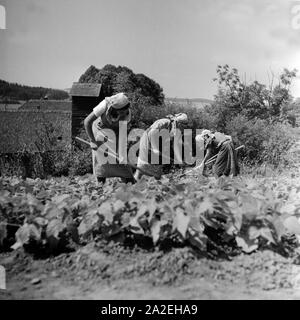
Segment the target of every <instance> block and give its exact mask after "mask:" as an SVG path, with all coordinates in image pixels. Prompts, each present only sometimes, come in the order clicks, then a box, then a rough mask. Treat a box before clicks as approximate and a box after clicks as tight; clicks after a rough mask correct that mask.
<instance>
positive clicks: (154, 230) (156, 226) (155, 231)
mask: <svg viewBox="0 0 300 320" xmlns="http://www.w3.org/2000/svg"><path fill="white" fill-rule="evenodd" d="M161 226H162V222H161V221H160V220H157V219H155V220H154V222H153V223H152V226H151V235H152V240H153V243H154V244H156V243H157V241H158V240H159V236H160V229H161Z"/></svg>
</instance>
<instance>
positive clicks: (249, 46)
mask: <svg viewBox="0 0 300 320" xmlns="http://www.w3.org/2000/svg"><path fill="white" fill-rule="evenodd" d="M295 4H296V5H297V4H300V1H298V2H297V1H289V0H251V1H250V0H0V5H3V6H4V7H5V9H6V30H0V79H3V80H6V81H11V82H18V83H21V84H26V85H37V86H46V87H52V88H59V89H65V88H70V87H71V86H72V83H73V82H75V81H78V79H79V77H80V75H81V74H82V73H84V72H85V70H86V69H87V68H88V67H89V66H90V65H94V66H96V67H98V68H102V67H103V66H104V65H106V64H113V65H122V66H127V67H128V68H130V69H132V70H133V72H135V73H144V74H145V75H147V76H148V77H150V78H152V79H154V80H155V81H156V82H158V83H159V84H160V85H161V86H162V88H163V89H164V93H165V95H166V96H168V97H181V98H200V97H201V98H208V99H210V98H213V96H214V94H215V93H216V92H217V85H216V83H215V82H213V78H214V77H215V76H216V68H217V65H224V64H229V65H230V66H231V67H235V68H237V69H238V70H239V73H240V74H241V76H242V77H243V79H245V80H246V82H251V81H253V80H258V81H260V82H263V83H266V84H268V83H270V78H271V77H272V74H273V75H274V77H275V79H276V77H278V75H279V74H280V72H281V70H282V69H283V68H285V67H286V68H289V69H293V68H297V69H298V70H299V73H298V77H297V79H296V80H295V82H294V85H293V87H292V94H293V95H294V96H295V97H300V30H297V29H296V28H293V27H292V23H291V21H292V19H293V14H292V8H293V5H295ZM299 21H300V19H299Z"/></svg>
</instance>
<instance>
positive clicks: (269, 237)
mask: <svg viewBox="0 0 300 320" xmlns="http://www.w3.org/2000/svg"><path fill="white" fill-rule="evenodd" d="M260 235H261V237H263V238H264V239H266V240H268V241H269V242H270V243H273V244H275V240H274V238H273V236H272V232H271V230H270V229H269V228H261V229H260Z"/></svg>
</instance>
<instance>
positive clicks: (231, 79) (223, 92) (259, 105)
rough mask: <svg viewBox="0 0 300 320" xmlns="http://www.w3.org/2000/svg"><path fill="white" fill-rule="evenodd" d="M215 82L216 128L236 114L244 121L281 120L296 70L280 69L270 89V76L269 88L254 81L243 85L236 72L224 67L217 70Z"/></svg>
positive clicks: (284, 113)
mask: <svg viewBox="0 0 300 320" xmlns="http://www.w3.org/2000/svg"><path fill="white" fill-rule="evenodd" d="M217 75H218V77H217V78H215V79H214V80H215V81H218V84H219V90H218V94H217V95H216V96H215V104H214V106H215V111H216V113H218V115H217V117H218V118H219V122H220V125H221V123H222V122H223V124H224V126H225V123H227V122H228V121H230V120H231V119H232V118H233V117H234V116H236V115H237V114H241V115H244V116H245V117H246V118H247V119H254V118H260V119H269V120H272V121H282V120H284V119H285V118H286V117H287V113H286V105H287V104H289V103H291V101H292V96H291V94H290V86H291V83H292V81H293V79H294V78H295V77H296V75H297V70H296V69H294V70H291V71H289V70H288V69H284V70H283V72H282V73H281V75H280V76H279V79H278V84H277V85H276V86H273V83H274V76H273V78H272V79H271V82H270V84H269V86H268V87H267V86H266V85H265V84H262V83H259V82H258V81H254V82H252V83H250V84H246V83H243V82H242V81H241V78H240V76H239V74H238V70H237V69H235V68H233V69H230V68H229V66H228V65H227V64H226V65H224V66H218V67H217Z"/></svg>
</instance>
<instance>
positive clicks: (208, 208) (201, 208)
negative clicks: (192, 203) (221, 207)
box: [196, 197, 214, 214]
mask: <svg viewBox="0 0 300 320" xmlns="http://www.w3.org/2000/svg"><path fill="white" fill-rule="evenodd" d="M196 210H197V211H198V213H199V214H202V213H205V212H208V213H213V212H214V204H213V202H212V201H211V199H210V198H208V197H205V198H204V200H203V201H201V202H200V203H199V204H198V206H197V208H196Z"/></svg>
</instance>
